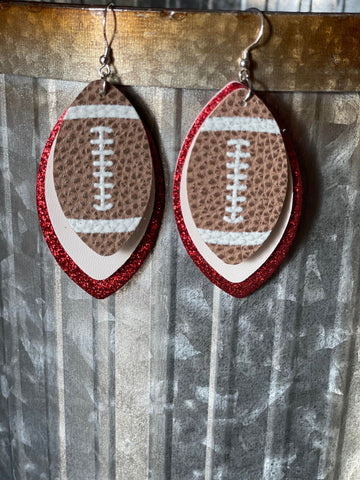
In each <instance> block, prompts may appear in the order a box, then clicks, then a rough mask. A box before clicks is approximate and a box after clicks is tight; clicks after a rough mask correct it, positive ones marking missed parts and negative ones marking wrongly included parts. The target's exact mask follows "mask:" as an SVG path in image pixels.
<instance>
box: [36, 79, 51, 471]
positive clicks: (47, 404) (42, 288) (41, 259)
mask: <svg viewBox="0 0 360 480" xmlns="http://www.w3.org/2000/svg"><path fill="white" fill-rule="evenodd" d="M33 92H34V93H33V96H34V100H35V101H34V104H33V109H34V137H35V138H36V139H39V138H40V120H39V107H38V105H40V96H39V80H37V79H33ZM35 156H36V159H37V160H38V161H39V159H40V157H41V153H40V148H39V142H38V141H36V144H35ZM38 161H37V163H36V165H37V167H38ZM37 237H38V239H39V238H40V239H41V240H42V232H41V227H40V224H39V223H38V228H37ZM37 253H38V256H39V262H40V265H41V266H42V265H43V264H44V255H43V249H42V247H41V244H38V252H37ZM44 277H45V276H44V269H43V268H41V270H40V294H41V300H42V303H41V311H40V316H41V324H42V338H43V341H44V350H43V351H44V358H43V363H44V394H45V408H46V437H47V441H46V444H47V445H46V453H47V470H48V471H47V473H48V476H49V480H51V477H52V472H51V465H52V452H51V448H50V402H49V396H50V391H49V365H48V360H49V359H48V351H49V341H48V334H47V328H46V304H45V301H44V300H43V299H45V298H46V288H45V278H44Z"/></svg>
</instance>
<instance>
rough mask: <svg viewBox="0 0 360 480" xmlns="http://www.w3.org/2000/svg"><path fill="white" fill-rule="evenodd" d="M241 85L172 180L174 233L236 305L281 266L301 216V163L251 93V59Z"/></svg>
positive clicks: (197, 130)
mask: <svg viewBox="0 0 360 480" xmlns="http://www.w3.org/2000/svg"><path fill="white" fill-rule="evenodd" d="M251 10H255V11H256V12H257V14H258V15H259V17H260V19H261V25H260V29H259V32H258V34H257V38H256V40H255V41H254V42H253V43H252V44H251V45H250V46H249V47H248V48H246V49H245V50H244V52H243V54H242V58H241V62H240V72H239V77H240V83H239V82H231V83H229V84H228V85H226V86H225V87H224V88H223V89H222V90H221V91H220V92H219V93H218V94H217V95H216V96H215V97H214V98H212V100H210V102H209V103H208V104H207V105H206V107H205V108H204V109H203V110H202V112H201V113H200V115H199V116H198V118H197V119H196V120H195V122H194V124H193V126H192V127H191V129H190V131H189V133H188V134H187V137H186V138H185V141H184V144H183V146H182V149H181V152H180V155H179V158H178V163H177V167H176V172H175V180H174V193H173V200H174V212H175V218H176V223H177V227H178V230H179V233H180V236H181V239H182V241H183V243H184V246H185V248H186V250H187V251H188V253H189V255H190V257H191V258H192V260H193V261H194V262H195V264H196V265H197V266H198V268H199V269H200V270H201V271H202V272H203V273H204V274H205V275H206V276H207V277H208V278H209V279H210V280H211V281H212V282H213V283H214V284H215V285H217V286H218V287H220V288H221V289H223V290H224V291H225V292H227V293H229V294H231V295H233V296H235V297H245V296H247V295H249V294H250V293H252V292H253V291H255V290H256V289H257V288H259V287H260V286H261V285H262V284H263V283H264V282H265V281H266V280H267V279H268V278H269V277H270V275H272V273H273V272H274V271H275V270H276V269H277V267H278V266H279V264H280V263H281V262H282V260H283V259H284V257H285V255H286V253H287V252H288V250H289V248H290V245H291V243H292V241H293V239H294V236H295V233H296V230H297V226H298V223H299V219H300V211H301V197H302V190H301V178H300V171H299V166H298V162H297V159H296V156H295V153H294V150H293V148H292V146H291V143H290V141H289V138H288V136H287V134H286V131H285V130H283V129H280V127H279V125H278V123H277V122H276V120H275V119H274V117H273V115H272V113H271V112H270V110H269V109H268V108H267V107H266V106H265V104H264V103H263V102H262V101H261V100H260V99H259V98H258V97H257V96H256V95H255V94H254V93H253V91H252V82H251V79H250V66H251V65H250V58H249V52H250V50H251V49H252V48H254V47H255V46H256V45H257V44H258V43H259V41H260V39H261V37H262V36H263V32H264V15H263V14H262V12H261V11H260V10H258V9H251Z"/></svg>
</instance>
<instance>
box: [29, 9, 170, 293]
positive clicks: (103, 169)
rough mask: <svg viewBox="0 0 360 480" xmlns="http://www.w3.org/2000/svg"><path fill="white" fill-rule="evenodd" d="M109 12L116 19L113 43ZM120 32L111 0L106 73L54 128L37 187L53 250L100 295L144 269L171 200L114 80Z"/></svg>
mask: <svg viewBox="0 0 360 480" xmlns="http://www.w3.org/2000/svg"><path fill="white" fill-rule="evenodd" d="M108 10H110V11H111V13H112V14H113V17H114V24H115V27H114V33H113V36H112V38H111V40H110V41H108V39H107V33H106V19H107V14H108ZM115 30H116V16H115V12H114V10H113V5H112V4H109V5H108V6H107V7H106V8H105V10H104V15H103V33H104V40H105V52H104V54H103V55H102V56H101V57H100V68H99V74H100V77H101V78H100V80H96V81H93V82H91V83H90V84H89V85H87V87H85V89H84V90H83V91H82V92H81V93H80V94H79V95H78V97H77V98H76V99H75V100H74V102H73V103H72V104H71V105H70V107H69V108H68V109H67V110H66V111H65V112H64V113H63V114H62V115H61V117H60V118H59V120H58V122H57V123H56V125H55V127H54V128H53V130H52V132H51V134H50V137H49V139H48V141H47V143H46V146H45V149H44V152H43V154H42V157H41V162H40V167H39V173H38V179H37V192H36V196H37V206H38V214H39V220H40V224H41V228H42V230H43V233H44V236H45V240H46V242H47V244H48V246H49V248H50V250H51V253H52V254H53V255H54V257H55V259H56V260H57V262H58V263H59V265H60V266H61V268H62V269H63V270H64V271H65V272H66V273H67V275H68V276H69V277H70V278H71V279H72V280H73V281H74V282H76V283H77V284H78V285H79V286H80V287H82V288H83V289H84V290H86V291H87V292H88V293H89V294H91V295H92V296H94V297H96V298H104V297H107V296H108V295H110V294H112V293H114V292H115V291H116V290H117V289H118V288H120V287H121V286H123V285H124V284H125V283H126V282H127V281H128V280H129V279H130V278H131V276H132V275H133V274H134V273H135V272H136V271H137V270H138V269H139V267H140V266H141V264H142V263H143V262H144V260H145V258H146V256H147V255H148V253H149V251H150V249H151V247H152V245H153V244H154V242H155V239H156V237H157V234H158V231H159V228H160V222H161V217H162V213H163V204H164V182H163V174H162V167H161V164H160V161H159V158H158V155H157V151H156V148H155V145H154V142H153V140H152V138H151V136H150V134H149V131H148V129H147V128H146V127H145V126H144V125H143V123H142V121H141V119H140V117H139V115H138V112H137V111H136V110H135V108H134V106H133V105H132V104H131V102H130V101H129V100H128V98H127V97H126V96H125V95H124V94H123V93H121V92H120V91H119V90H118V89H117V88H116V87H115V86H113V85H112V84H111V83H109V81H108V80H109V77H110V76H111V64H112V55H111V42H112V40H113V38H114V35H115Z"/></svg>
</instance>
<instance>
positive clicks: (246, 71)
mask: <svg viewBox="0 0 360 480" xmlns="http://www.w3.org/2000/svg"><path fill="white" fill-rule="evenodd" d="M247 11H249V12H251V11H254V12H256V13H257V14H258V15H259V16H260V28H259V31H258V34H257V36H256V39H255V40H254V41H253V42H252V43H251V44H250V45H249V46H248V47H247V48H245V50H244V51H243V52H242V55H241V60H240V71H239V79H240V82H241V83H242V84H243V85H245V86H246V87H247V88H248V92H247V94H246V97H245V98H244V100H243V105H244V106H246V102H247V101H248V100H249V98H250V97H251V95H252V92H253V89H252V82H251V79H250V68H251V62H250V55H249V52H250V50H251V49H252V48H254V47H255V46H256V45H257V44H258V43H259V42H260V39H261V37H262V36H263V35H264V25H265V21H264V15H263V13H262V11H261V10H259V9H258V8H255V7H252V8H249V9H248V10H247Z"/></svg>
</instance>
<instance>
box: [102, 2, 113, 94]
mask: <svg viewBox="0 0 360 480" xmlns="http://www.w3.org/2000/svg"><path fill="white" fill-rule="evenodd" d="M109 9H110V10H111V11H112V13H113V15H114V18H115V13H114V4H113V3H109V4H108V5H106V7H105V10H104V16H103V35H104V40H105V50H104V53H103V54H102V55H101V57H100V58H99V62H100V67H99V70H98V72H99V75H100V77H101V78H102V79H103V88H102V90H101V91H100V95H101V96H102V97H103V96H104V95H105V94H106V82H107V78H108V77H109V76H110V75H111V69H110V65H111V62H112V58H111V43H112V41H113V38H114V35H115V30H114V33H113V35H112V37H111V40H110V42H109V41H108V39H107V35H106V17H107V12H108V10H109ZM115 28H116V26H115Z"/></svg>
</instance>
